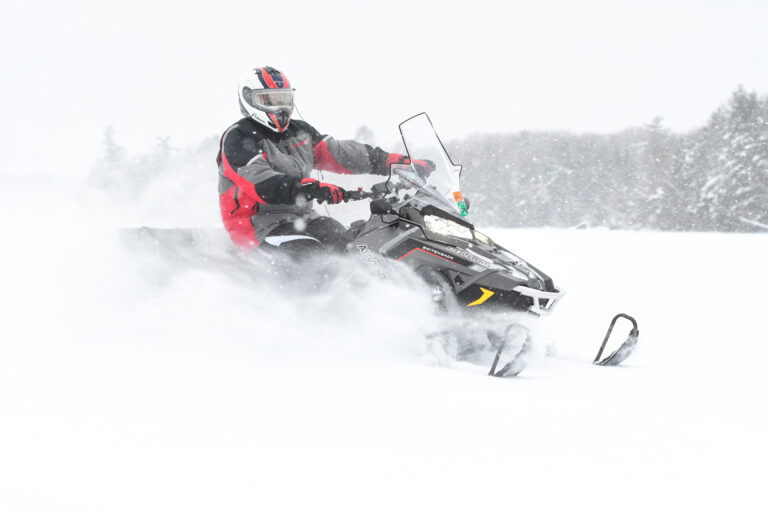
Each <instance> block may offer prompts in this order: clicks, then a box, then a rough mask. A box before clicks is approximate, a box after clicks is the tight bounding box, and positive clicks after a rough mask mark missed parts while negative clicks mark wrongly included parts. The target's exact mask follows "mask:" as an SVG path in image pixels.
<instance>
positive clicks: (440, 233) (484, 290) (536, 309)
mask: <svg viewBox="0 0 768 512" xmlns="http://www.w3.org/2000/svg"><path fill="white" fill-rule="evenodd" d="M399 129H400V134H401V137H402V139H403V143H404V145H405V149H406V152H407V153H408V156H409V158H410V161H414V160H426V161H429V162H431V163H432V164H433V165H434V170H433V171H432V172H430V173H429V174H426V175H424V174H420V173H419V172H418V170H417V168H415V167H414V166H412V165H404V164H394V165H393V166H392V167H391V168H390V176H389V179H388V180H387V181H386V182H382V183H378V184H376V185H374V186H373V187H371V189H370V190H368V191H364V190H362V189H358V190H357V191H351V192H350V199H352V200H363V199H370V201H371V202H370V212H371V215H370V218H368V219H367V220H357V221H355V222H353V223H352V224H351V226H350V229H349V231H348V233H347V236H348V239H349V241H350V244H349V245H348V250H349V251H350V252H352V253H355V254H357V255H358V256H360V257H362V258H363V259H364V260H365V261H366V262H367V263H368V264H370V265H372V266H376V265H377V264H378V261H379V258H385V259H391V260H397V261H400V262H402V263H405V264H406V265H408V266H409V267H411V268H413V269H414V270H415V272H416V273H417V274H418V275H420V276H421V277H422V278H423V279H424V280H425V281H427V283H428V284H429V285H430V286H431V289H432V294H433V299H434V300H435V301H436V302H437V303H438V304H439V307H440V309H442V310H443V311H444V312H445V313H446V314H448V315H454V316H458V317H459V318H463V319H474V320H475V321H474V322H473V323H474V327H471V328H470V330H475V331H482V332H481V333H480V334H481V336H480V337H481V338H482V334H484V335H485V338H487V345H486V346H487V347H490V348H491V349H492V353H493V359H492V363H491V368H490V371H489V375H492V376H497V377H507V376H515V375H517V374H519V373H520V371H522V370H523V369H524V368H525V366H526V361H527V358H528V354H529V352H530V351H531V348H532V337H531V333H530V329H529V328H528V327H527V326H526V322H524V321H521V320H520V317H521V316H524V315H528V316H532V317H541V316H544V315H548V314H550V313H551V312H552V310H553V309H554V308H555V306H557V304H558V303H559V302H560V300H561V299H562V298H563V296H564V294H565V292H564V291H563V290H562V289H561V288H558V287H557V286H555V284H554V282H553V280H552V278H551V277H549V276H548V275H547V274H545V273H544V272H542V271H541V270H539V269H538V268H536V267H535V266H534V265H532V264H531V263H529V262H527V261H526V260H524V259H523V258H520V257H519V256H517V255H515V254H514V253H512V252H510V251H508V250H507V249H505V248H504V247H502V246H500V245H499V244H497V243H495V242H494V241H493V240H492V239H491V238H490V237H488V236H486V235H484V234H483V233H481V232H480V231H478V230H477V229H475V226H474V225H473V224H472V222H471V220H470V214H469V206H470V205H469V201H468V199H467V198H465V197H464V196H463V194H462V192H461V188H460V176H461V166H457V165H454V163H453V162H452V160H451V158H450V157H449V156H448V152H447V151H446V149H445V147H444V145H443V144H442V142H441V140H440V139H439V137H438V136H437V133H436V131H435V129H434V127H433V125H432V122H431V120H430V119H429V117H428V116H427V114H426V113H421V114H418V115H416V116H413V117H411V118H409V119H407V120H406V121H404V122H403V123H401V124H400V126H399ZM510 313H511V314H513V316H514V317H515V320H513V321H509V318H508V317H505V316H504V315H505V314H510ZM620 317H625V318H627V319H631V317H629V316H628V315H624V314H621V315H618V316H617V317H616V318H614V320H613V322H612V323H611V327H610V329H609V332H608V334H607V335H606V338H605V340H604V342H603V345H602V346H601V349H600V353H599V354H598V357H597V358H596V359H595V363H596V364H602V365H615V364H619V363H620V362H621V361H623V360H624V359H626V357H628V356H629V354H630V353H631V352H632V350H633V349H634V346H635V344H636V343H637V336H638V331H637V325H636V323H635V321H634V319H631V321H632V322H633V324H634V329H633V331H632V332H631V334H630V336H629V338H628V339H627V341H626V342H624V344H622V345H621V347H620V348H619V349H618V350H617V351H616V352H614V353H612V354H611V355H610V356H609V357H607V358H605V359H600V355H602V352H603V350H604V349H605V346H606V344H607V342H608V339H609V337H610V334H611V330H612V329H613V326H614V324H615V323H616V321H617V320H618V318H620ZM500 318H502V319H503V318H507V319H506V320H501V324H500V325H499V319H500ZM491 319H494V320H491ZM494 324H496V325H494ZM466 327H467V326H466V325H464V328H465V331H466ZM442 334H445V333H442ZM439 335H440V334H439ZM460 345H461V346H460V349H459V350H458V353H457V354H456V355H458V356H459V358H468V356H471V355H472V354H474V353H476V352H477V351H478V344H477V340H474V341H473V342H472V343H461V342H460ZM481 345H482V342H481ZM505 351H506V352H510V353H506V354H505ZM469 358H470V359H471V357H469ZM503 359H506V360H507V361H508V362H506V363H502V360H503Z"/></svg>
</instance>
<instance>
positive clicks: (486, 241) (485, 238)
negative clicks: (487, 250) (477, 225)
mask: <svg viewBox="0 0 768 512" xmlns="http://www.w3.org/2000/svg"><path fill="white" fill-rule="evenodd" d="M474 233H475V240H479V241H481V242H483V243H484V244H487V245H493V240H491V238H490V237H488V236H486V235H484V234H482V233H481V232H479V231H477V230H475V231H474Z"/></svg>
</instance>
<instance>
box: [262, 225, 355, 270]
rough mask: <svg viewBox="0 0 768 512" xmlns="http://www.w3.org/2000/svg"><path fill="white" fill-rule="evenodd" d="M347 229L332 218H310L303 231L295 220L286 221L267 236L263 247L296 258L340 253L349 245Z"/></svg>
mask: <svg viewBox="0 0 768 512" xmlns="http://www.w3.org/2000/svg"><path fill="white" fill-rule="evenodd" d="M346 232H347V228H345V227H344V225H343V224H341V223H340V222H338V221H335V220H333V219H331V218H330V217H319V218H316V219H311V220H308V221H307V222H306V226H305V228H304V229H303V230H299V229H298V227H297V226H296V224H295V223H293V222H286V223H283V224H280V225H279V226H277V227H276V228H274V229H273V230H272V231H270V232H269V234H268V235H267V236H265V237H264V243H262V244H261V249H263V250H266V251H270V252H271V251H276V252H279V253H280V254H283V255H285V256H288V257H290V258H291V259H296V260H302V259H305V258H307V257H313V256H316V255H322V254H341V253H342V252H344V250H345V249H346V246H347V239H346V238H345V237H344V235H345V233H346Z"/></svg>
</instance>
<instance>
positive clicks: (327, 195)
mask: <svg viewBox="0 0 768 512" xmlns="http://www.w3.org/2000/svg"><path fill="white" fill-rule="evenodd" d="M299 194H302V195H303V196H304V197H306V198H307V201H310V200H312V199H317V202H318V203H321V204H322V203H324V202H328V203H333V204H337V203H340V202H342V201H344V202H345V203H346V202H347V201H349V194H348V193H347V191H346V190H344V189H343V188H341V187H337V186H336V185H332V184H331V183H322V182H320V181H317V180H315V179H312V178H304V179H303V180H301V185H299Z"/></svg>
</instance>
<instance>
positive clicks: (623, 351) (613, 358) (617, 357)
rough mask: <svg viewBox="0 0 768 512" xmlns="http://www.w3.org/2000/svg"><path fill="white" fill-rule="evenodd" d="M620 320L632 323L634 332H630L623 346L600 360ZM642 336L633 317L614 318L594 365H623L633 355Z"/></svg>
mask: <svg viewBox="0 0 768 512" xmlns="http://www.w3.org/2000/svg"><path fill="white" fill-rule="evenodd" d="M619 318H626V319H627V320H629V321H630V322H632V330H631V331H629V335H628V336H627V339H626V340H625V341H624V343H622V344H621V346H620V347H619V348H617V349H616V350H615V351H614V352H613V353H612V354H611V355H609V356H608V357H606V358H605V359H603V360H602V361H601V360H600V356H602V355H603V350H605V345H606V344H607V343H608V339H609V338H610V337H611V331H613V326H614V325H616V321H617V320H618V319H619ZM639 336H640V331H639V330H638V328H637V322H636V321H635V319H634V318H632V317H631V316H629V315H627V314H624V313H619V314H618V315H616V316H615V317H613V320H611V325H610V326H609V327H608V332H607V333H605V339H604V340H603V344H602V345H600V350H599V351H598V352H597V355H596V356H595V360H594V361H592V364H596V365H599V366H616V365H618V364H621V362H622V361H624V360H625V359H626V358H628V357H629V356H630V354H632V352H633V351H634V350H635V347H636V346H637V339H638V337H639Z"/></svg>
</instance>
